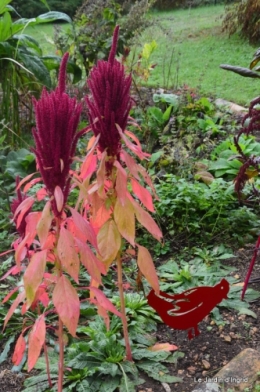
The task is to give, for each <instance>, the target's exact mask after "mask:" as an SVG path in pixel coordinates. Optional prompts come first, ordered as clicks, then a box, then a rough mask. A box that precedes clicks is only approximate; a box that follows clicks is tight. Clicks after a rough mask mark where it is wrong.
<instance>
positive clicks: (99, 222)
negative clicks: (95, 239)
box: [91, 204, 112, 229]
mask: <svg viewBox="0 0 260 392" xmlns="http://www.w3.org/2000/svg"><path fill="white" fill-rule="evenodd" d="M111 213H112V211H111V210H108V209H107V208H106V206H105V204H103V205H102V206H101V207H100V208H99V209H98V210H97V213H96V215H95V216H93V217H92V220H91V223H92V225H93V227H94V228H98V229H100V228H101V227H102V226H103V225H104V223H106V222H107V221H108V220H109V219H110V218H111Z"/></svg>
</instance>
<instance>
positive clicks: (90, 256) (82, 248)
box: [77, 240, 106, 285]
mask: <svg viewBox="0 0 260 392" xmlns="http://www.w3.org/2000/svg"><path fill="white" fill-rule="evenodd" d="M77 245H78V247H79V253H80V260H81V263H82V264H83V265H84V267H85V268H86V269H87V271H88V273H89V275H90V276H91V278H93V279H95V281H96V282H98V283H99V284H100V285H102V281H101V273H102V274H104V275H105V274H106V268H105V266H104V264H103V263H102V262H101V261H100V260H99V259H98V258H97V257H96V256H95V255H94V253H93V252H92V251H91V249H90V248H89V246H88V245H87V244H85V243H84V242H81V241H80V240H77Z"/></svg>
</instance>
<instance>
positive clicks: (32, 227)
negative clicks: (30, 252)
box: [25, 212, 42, 247]
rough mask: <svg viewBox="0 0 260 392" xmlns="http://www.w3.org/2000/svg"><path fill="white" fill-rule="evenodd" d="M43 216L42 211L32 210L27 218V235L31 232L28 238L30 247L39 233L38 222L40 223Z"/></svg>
mask: <svg viewBox="0 0 260 392" xmlns="http://www.w3.org/2000/svg"><path fill="white" fill-rule="evenodd" d="M41 216H42V213H41V212H31V213H30V214H29V215H27V217H26V218H25V221H26V230H25V235H27V234H29V236H28V240H27V245H28V247H29V246H30V245H31V244H32V243H33V240H34V239H35V236H36V233H37V231H36V227H37V224H38V222H39V220H40V218H41Z"/></svg>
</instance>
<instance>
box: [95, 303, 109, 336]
mask: <svg viewBox="0 0 260 392" xmlns="http://www.w3.org/2000/svg"><path fill="white" fill-rule="evenodd" d="M97 308H98V314H99V316H101V317H103V319H104V323H105V324H106V328H107V331H109V326H110V319H109V316H108V313H107V311H106V309H104V308H103V307H102V306H100V305H97Z"/></svg>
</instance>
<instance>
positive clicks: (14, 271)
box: [0, 265, 21, 280]
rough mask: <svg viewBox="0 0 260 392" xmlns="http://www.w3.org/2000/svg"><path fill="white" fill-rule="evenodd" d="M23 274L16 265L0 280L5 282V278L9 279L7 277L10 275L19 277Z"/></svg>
mask: <svg viewBox="0 0 260 392" xmlns="http://www.w3.org/2000/svg"><path fill="white" fill-rule="evenodd" d="M20 272H21V268H20V267H17V265H14V266H13V267H12V268H10V269H9V271H7V272H6V273H5V274H4V275H3V276H2V277H1V279H0V280H4V279H5V278H7V276H9V275H17V274H19V273H20Z"/></svg>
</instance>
